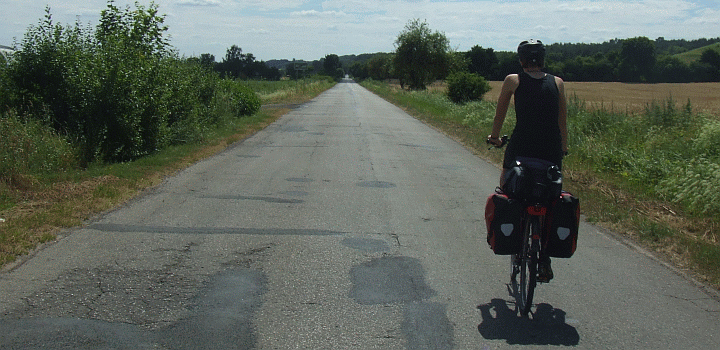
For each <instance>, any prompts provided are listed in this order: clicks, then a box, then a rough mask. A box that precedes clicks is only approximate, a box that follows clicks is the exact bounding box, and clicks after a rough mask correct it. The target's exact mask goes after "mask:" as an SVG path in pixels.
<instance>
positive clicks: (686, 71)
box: [655, 56, 695, 83]
mask: <svg viewBox="0 0 720 350" xmlns="http://www.w3.org/2000/svg"><path fill="white" fill-rule="evenodd" d="M655 74H656V78H655V81H657V82H663V83H688V82H691V81H693V80H694V78H695V77H694V74H693V73H692V71H691V69H690V67H689V66H688V65H687V64H685V63H683V62H682V61H680V60H679V59H678V58H676V57H672V56H663V57H661V58H660V59H658V61H657V62H656V63H655Z"/></svg>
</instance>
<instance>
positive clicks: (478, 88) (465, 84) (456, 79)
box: [446, 72, 490, 103]
mask: <svg viewBox="0 0 720 350" xmlns="http://www.w3.org/2000/svg"><path fill="white" fill-rule="evenodd" d="M446 81H447V85H448V92H447V95H448V97H449V98H450V100H451V101H453V102H455V103H467V102H470V101H476V100H481V99H482V97H483V95H485V93H486V92H488V91H490V84H488V82H487V81H485V78H483V77H481V76H479V75H477V74H474V73H468V72H459V73H452V74H450V75H449V76H448V77H447V80H446Z"/></svg>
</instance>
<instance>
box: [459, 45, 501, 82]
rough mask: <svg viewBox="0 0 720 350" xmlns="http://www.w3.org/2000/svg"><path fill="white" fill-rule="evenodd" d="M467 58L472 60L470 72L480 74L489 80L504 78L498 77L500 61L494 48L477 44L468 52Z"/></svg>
mask: <svg viewBox="0 0 720 350" xmlns="http://www.w3.org/2000/svg"><path fill="white" fill-rule="evenodd" d="M467 58H468V59H469V60H470V64H469V70H470V73H476V74H479V75H480V76H483V77H485V78H486V79H489V80H501V79H503V77H498V68H499V63H500V61H499V60H498V58H497V55H495V51H494V50H493V49H483V48H482V46H478V45H475V46H473V47H472V48H471V49H470V51H469V52H468V53H467Z"/></svg>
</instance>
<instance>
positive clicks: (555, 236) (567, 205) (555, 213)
mask: <svg viewBox="0 0 720 350" xmlns="http://www.w3.org/2000/svg"><path fill="white" fill-rule="evenodd" d="M579 225H580V200H579V199H578V198H577V197H575V196H573V195H572V194H570V193H568V192H564V191H563V192H562V194H561V195H560V197H559V198H558V199H557V200H556V201H554V202H553V203H552V205H551V207H550V211H549V214H548V216H547V217H546V219H545V228H546V230H547V231H546V235H545V252H546V253H547V254H548V256H551V257H555V258H569V257H571V256H572V255H573V254H574V253H575V249H576V248H577V239H578V229H579Z"/></svg>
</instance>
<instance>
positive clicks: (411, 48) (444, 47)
mask: <svg viewBox="0 0 720 350" xmlns="http://www.w3.org/2000/svg"><path fill="white" fill-rule="evenodd" d="M449 48H450V44H449V41H448V39H447V37H446V36H445V34H443V33H440V32H437V31H436V32H432V31H431V30H430V27H428V24H427V23H426V22H420V20H419V19H415V20H412V21H410V22H409V23H408V24H407V25H406V26H405V29H404V30H403V31H402V32H401V33H400V35H398V37H397V40H396V41H395V59H394V62H393V63H394V67H395V72H396V73H397V75H398V77H399V78H400V80H401V85H404V84H405V83H407V84H409V88H410V89H413V90H424V89H425V86H426V85H427V84H428V83H431V82H433V81H434V80H435V79H437V78H438V77H442V76H443V74H447V71H448V55H447V53H448V51H449Z"/></svg>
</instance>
